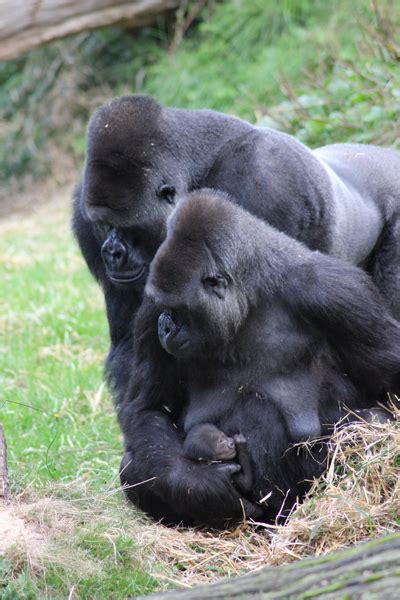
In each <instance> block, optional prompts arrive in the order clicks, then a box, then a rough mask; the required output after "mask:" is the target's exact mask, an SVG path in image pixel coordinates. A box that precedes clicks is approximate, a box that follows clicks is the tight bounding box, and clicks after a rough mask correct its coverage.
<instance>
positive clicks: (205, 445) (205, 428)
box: [183, 423, 252, 492]
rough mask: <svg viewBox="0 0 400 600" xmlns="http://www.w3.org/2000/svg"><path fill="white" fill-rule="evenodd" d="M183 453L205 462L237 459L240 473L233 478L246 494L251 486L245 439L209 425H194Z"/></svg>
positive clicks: (248, 457) (187, 437)
mask: <svg viewBox="0 0 400 600" xmlns="http://www.w3.org/2000/svg"><path fill="white" fill-rule="evenodd" d="M183 451H184V453H185V455H186V456H187V457H188V458H193V459H195V460H205V461H224V460H233V459H234V458H236V456H237V458H238V461H239V465H240V467H241V471H240V473H237V474H236V476H235V481H236V483H237V484H238V486H239V487H240V488H241V489H242V490H243V491H244V492H248V491H250V489H251V486H252V474H251V462H250V456H249V452H248V448H247V442H246V438H245V437H244V436H243V435H241V434H236V435H235V436H234V437H233V438H232V437H229V436H228V435H226V434H225V433H224V432H223V431H221V430H220V429H218V427H216V426H215V425H212V424H211V423H201V424H200V425H195V426H194V427H193V428H192V429H191V430H190V431H189V432H188V434H187V436H186V439H185V441H184V443H183Z"/></svg>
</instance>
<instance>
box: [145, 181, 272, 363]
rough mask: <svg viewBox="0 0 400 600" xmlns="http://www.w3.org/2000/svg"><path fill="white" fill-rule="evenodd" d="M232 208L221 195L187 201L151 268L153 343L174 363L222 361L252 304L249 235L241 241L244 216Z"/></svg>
mask: <svg viewBox="0 0 400 600" xmlns="http://www.w3.org/2000/svg"><path fill="white" fill-rule="evenodd" d="M232 208H233V207H232V204H231V202H229V201H228V197H227V196H226V195H225V194H223V193H221V192H218V193H216V192H214V191H212V190H207V189H203V190H201V191H197V192H193V193H192V194H189V196H188V197H187V198H185V199H182V201H180V203H179V209H177V210H176V211H175V212H174V213H173V215H172V216H171V217H170V219H169V221H168V236H167V239H166V240H165V241H164V242H163V244H162V245H161V247H160V248H159V250H158V252H157V255H156V258H155V259H154V261H153V263H152V265H151V268H150V277H149V280H148V282H147V286H146V293H147V295H148V296H150V297H151V298H152V299H153V300H154V301H155V303H156V304H157V306H159V307H160V308H165V310H164V311H163V312H162V313H161V315H160V318H159V337H160V341H161V344H162V346H163V347H164V349H165V350H166V351H167V352H169V353H171V354H174V355H175V356H178V357H185V358H188V357H190V356H196V357H197V358H198V357H200V356H208V355H210V353H213V354H215V353H218V354H220V355H222V354H223V353H224V351H226V350H227V349H228V348H229V347H230V346H231V345H232V340H234V339H235V338H236V336H237V333H238V331H239V329H240V327H241V325H242V324H243V323H244V322H245V321H246V318H247V315H248V312H249V308H250V306H251V304H252V303H253V302H256V301H257V291H256V287H257V279H258V277H259V275H258V273H259V271H260V269H257V265H256V261H257V259H256V254H257V253H256V246H257V244H258V240H257V234H256V232H255V235H254V236H253V237H252V238H251V240H249V238H248V231H249V229H251V228H249V227H247V226H246V223H245V222H246V220H247V217H250V215H248V213H246V212H245V211H235V210H232ZM238 219H240V220H241V223H240V224H239V220H238ZM272 252H273V250H272V251H271V253H272ZM249 267H251V268H249Z"/></svg>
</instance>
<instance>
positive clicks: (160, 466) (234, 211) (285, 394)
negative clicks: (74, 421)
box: [120, 190, 400, 526]
mask: <svg viewBox="0 0 400 600" xmlns="http://www.w3.org/2000/svg"><path fill="white" fill-rule="evenodd" d="M146 295H147V297H146V298H145V299H144V301H143V304H142V306H141V308H140V309H139V311H138V313H137V318H136V330H135V334H134V342H135V357H134V362H133V364H132V366H131V372H132V377H131V380H130V383H129V388H128V392H127V394H126V396H125V398H124V401H123V403H122V407H121V412H120V422H121V425H122V429H123V432H124V439H125V450H126V454H125V457H124V459H123V464H122V473H121V481H122V483H123V484H127V485H128V486H129V487H128V489H127V493H128V497H129V498H130V499H131V500H132V501H134V502H135V503H136V504H138V505H139V506H140V507H141V508H143V509H144V510H146V511H147V512H148V513H150V514H151V515H153V516H154V517H155V518H163V519H164V520H165V521H166V522H179V521H183V522H184V523H192V522H194V523H202V524H207V525H216V526H220V525H221V524H223V523H224V522H226V521H227V520H228V521H229V520H235V519H238V518H240V517H241V516H242V514H243V511H244V512H245V513H246V514H247V515H248V516H252V517H254V518H257V519H261V520H269V519H271V518H275V517H276V516H277V515H278V514H282V505H283V504H284V503H285V502H286V505H285V510H290V508H291V506H292V505H293V503H294V501H295V499H296V497H297V496H302V495H303V494H304V492H305V491H306V489H307V483H306V480H309V479H311V478H312V477H313V476H315V475H318V474H319V473H320V472H321V471H322V469H323V456H324V449H323V446H321V444H319V445H318V444H316V445H315V446H314V449H313V450H312V451H309V450H305V449H302V450H299V449H298V448H297V449H296V450H295V449H293V448H292V449H291V450H290V449H289V450H288V448H289V446H290V445H291V442H293V441H298V440H304V439H306V438H309V437H314V436H320V435H327V434H328V433H329V432H330V424H332V423H334V422H336V421H338V420H339V419H340V418H341V417H342V415H343V414H344V412H345V407H347V408H350V409H359V408H367V407H369V406H373V405H374V404H375V403H376V402H377V400H378V399H380V398H381V397H382V396H383V394H384V392H385V391H387V390H391V389H395V388H396V385H397V379H398V373H399V366H400V358H399V357H400V325H399V323H398V322H397V321H396V320H395V319H393V318H392V316H391V315H390V313H389V310H388V309H386V308H385V306H384V303H383V301H382V299H381V297H380V294H379V292H378V291H377V289H376V287H375V286H374V284H373V283H372V281H371V279H370V277H369V276H368V275H367V274H366V273H365V272H364V271H362V270H361V269H359V268H357V267H354V266H352V265H350V264H348V263H344V262H342V261H340V260H338V259H336V258H334V257H330V256H328V255H324V254H322V253H320V252H318V251H311V250H309V249H308V248H307V247H306V246H304V245H303V244H301V243H299V242H298V241H296V240H294V239H292V238H290V237H288V236H287V235H285V234H283V233H282V232H280V231H278V230H277V229H275V228H273V227H271V226H270V225H267V224H266V223H264V222H263V221H261V220H260V219H257V218H256V217H254V216H252V215H251V214H250V213H249V212H247V211H245V210H244V209H242V208H240V207H239V206H235V203H234V202H233V200H232V199H230V198H229V197H228V196H227V195H226V194H223V193H221V192H216V191H212V190H199V191H196V192H192V193H191V194H189V196H188V197H187V198H182V199H181V200H180V202H179V203H178V205H177V207H176V209H175V211H174V212H173V213H172V215H171V217H170V218H169V220H168V230H167V236H166V239H165V241H164V242H163V243H162V244H161V246H160V248H159V249H158V251H157V253H156V255H155V257H154V259H153V261H152V263H151V266H150V272H149V277H148V280H147V284H146ZM159 341H160V342H161V344H159ZM174 424H175V425H176V426H177V428H175V426H174ZM206 424H211V425H214V426H215V427H216V428H217V430H220V431H221V432H224V434H225V435H226V436H228V437H229V438H233V439H235V436H237V435H240V436H243V438H241V439H244V440H246V441H247V448H248V453H249V456H250V476H249V475H248V474H247V473H243V475H244V476H245V478H246V479H247V482H248V485H247V488H246V484H245V485H243V483H242V484H241V482H239V481H238V482H237V487H236V489H235V488H234V486H232V484H231V480H232V478H233V480H235V473H236V471H237V468H238V465H237V464H235V463H229V462H227V463H221V464H217V465H205V466H204V465H203V466H202V465H201V463H198V462H197V463H196V462H195V461H193V460H190V458H188V456H187V454H185V444H186V452H187V444H188V442H187V441H186V440H187V439H188V438H189V440H190V436H191V435H192V433H191V432H192V431H193V430H194V431H196V428H198V427H199V426H204V425H206ZM185 435H186V436H187V437H186V440H185ZM236 439H237V438H236ZM189 445H190V442H189ZM201 450H202V449H201ZM196 458H199V456H197V457H196ZM206 469H209V470H211V469H214V478H213V481H212V480H211V479H210V477H209V473H210V472H212V471H208V472H207V471H206ZM141 482H144V483H141ZM249 485H250V488H251V489H250V490H249ZM265 497H268V506H267V507H261V506H259V505H257V504H256V503H259V502H260V501H261V500H262V499H263V498H265Z"/></svg>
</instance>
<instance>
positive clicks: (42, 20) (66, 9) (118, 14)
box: [0, 0, 180, 60]
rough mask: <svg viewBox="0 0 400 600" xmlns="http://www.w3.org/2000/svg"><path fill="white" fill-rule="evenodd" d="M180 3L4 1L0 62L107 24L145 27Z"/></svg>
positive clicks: (0, 15) (150, 0)
mask: <svg viewBox="0 0 400 600" xmlns="http://www.w3.org/2000/svg"><path fill="white" fill-rule="evenodd" d="M179 3H180V0H125V2H124V1H123V0H68V2H66V1H65V0H0V60H9V59H12V58H16V57H17V56H19V55H20V54H22V53H24V52H27V51H28V50H32V48H37V47H38V46H43V45H44V44H47V43H48V42H51V41H53V40H56V39H59V38H63V37H65V36H67V35H71V34H74V33H79V32H81V31H87V30H91V29H98V28H99V27H105V26H107V25H118V26H121V27H142V26H143V25H149V24H150V23H153V22H154V21H155V20H156V19H157V17H158V16H159V15H161V14H163V13H165V12H169V11H172V10H174V9H176V8H177V7H178V6H179Z"/></svg>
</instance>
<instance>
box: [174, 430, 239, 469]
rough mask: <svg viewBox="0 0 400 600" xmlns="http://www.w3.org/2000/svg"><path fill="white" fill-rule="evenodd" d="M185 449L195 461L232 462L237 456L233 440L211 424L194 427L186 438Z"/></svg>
mask: <svg viewBox="0 0 400 600" xmlns="http://www.w3.org/2000/svg"><path fill="white" fill-rule="evenodd" d="M183 449H184V452H185V454H186V456H187V457H188V458H193V459H195V460H232V459H233V458H235V456H236V445H235V441H234V439H233V438H231V437H229V436H228V435H225V433H224V432H223V431H221V430H220V429H218V427H216V426H215V425H212V424H211V423H202V424H201V425H196V426H195V427H193V428H192V429H191V430H190V431H189V433H188V434H187V436H186V439H185V441H184V444H183Z"/></svg>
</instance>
